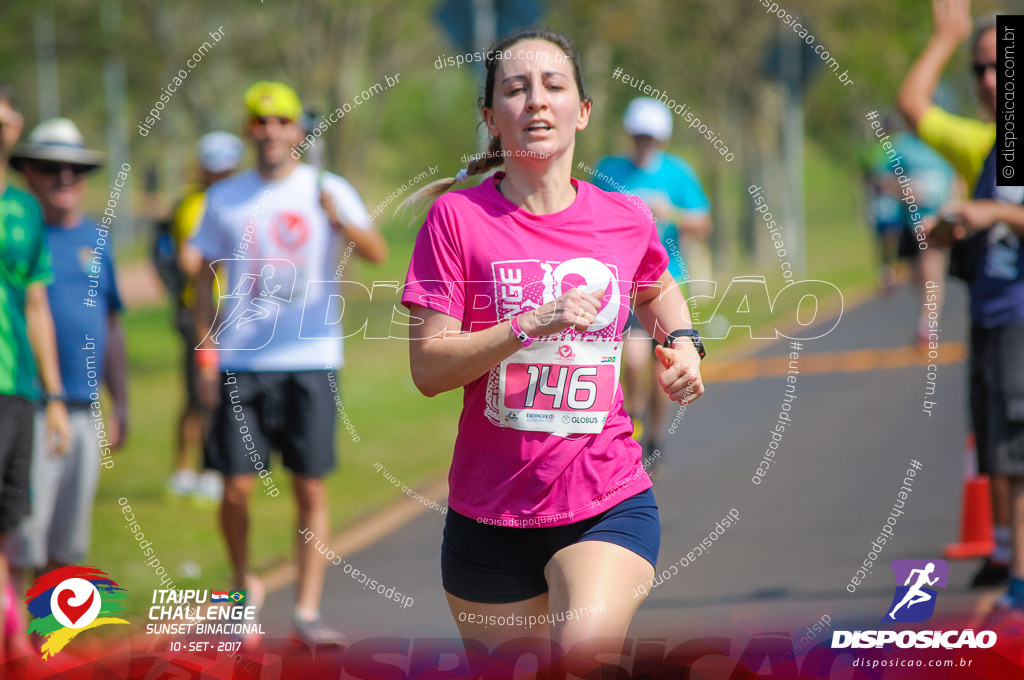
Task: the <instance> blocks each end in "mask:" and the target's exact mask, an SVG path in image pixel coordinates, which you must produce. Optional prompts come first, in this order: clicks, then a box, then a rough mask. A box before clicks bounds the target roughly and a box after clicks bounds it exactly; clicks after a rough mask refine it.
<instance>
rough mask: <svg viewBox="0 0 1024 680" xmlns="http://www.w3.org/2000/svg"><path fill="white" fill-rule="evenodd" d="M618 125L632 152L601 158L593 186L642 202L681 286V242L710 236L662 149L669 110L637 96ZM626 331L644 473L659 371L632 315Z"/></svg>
mask: <svg viewBox="0 0 1024 680" xmlns="http://www.w3.org/2000/svg"><path fill="white" fill-rule="evenodd" d="M622 122H623V127H624V128H625V130H626V132H627V133H629V134H630V135H631V136H632V138H633V151H632V153H631V154H630V155H629V156H609V157H607V158H605V159H603V160H602V161H601V162H600V163H599V164H598V166H597V171H596V172H595V173H594V184H596V185H597V186H599V187H601V188H602V189H605V190H606V191H618V192H621V193H626V194H630V195H633V196H636V197H637V198H639V199H641V200H642V201H644V203H646V204H647V206H648V207H649V208H650V209H651V213H652V215H653V216H654V220H655V222H656V224H657V227H658V235H659V236H660V237H661V243H662V245H663V246H665V250H666V251H668V271H669V273H670V274H672V277H673V278H674V279H675V280H676V282H678V283H682V282H684V281H686V280H688V279H689V278H690V275H689V272H688V271H687V267H686V262H685V261H684V259H683V242H684V241H689V240H691V239H696V240H701V241H703V240H704V239H706V238H707V237H708V235H709V234H710V233H711V214H710V211H711V204H710V203H709V202H708V198H707V196H706V195H705V194H704V189H703V187H701V184H700V180H699V179H697V173H695V172H694V171H693V168H691V167H690V165H689V164H688V163H687V162H686V161H684V160H683V159H682V158H679V157H677V156H673V155H671V154H669V153H665V152H664V151H663V150H662V147H663V146H664V145H665V144H667V143H668V141H669V139H670V138H671V137H672V112H671V111H670V110H669V108H668V107H667V106H665V105H664V104H662V103H661V102H660V101H658V100H657V99H653V98H651V97H637V98H636V99H634V100H632V101H631V102H630V103H629V105H628V106H627V107H626V113H625V116H624V117H623V121H622ZM626 330H627V331H628V333H626V334H624V336H625V337H626V341H625V345H624V347H623V360H624V361H623V366H622V387H623V397H624V399H625V406H626V411H627V412H628V413H635V414H643V415H641V416H640V419H639V420H635V421H634V436H635V437H637V439H640V441H641V442H642V443H643V445H644V457H645V461H644V467H646V468H648V469H649V468H650V467H651V466H653V465H655V464H656V463H657V461H658V457H659V456H660V453H655V449H656V448H658V447H659V442H658V434H659V432H660V426H661V420H662V413H663V410H664V406H663V405H662V402H664V399H663V398H661V396H660V395H661V389H660V387H659V385H658V380H657V377H656V376H657V370H660V368H659V367H657V366H655V363H654V354H653V352H652V351H651V346H650V339H649V338H647V337H646V333H645V332H644V330H643V328H642V327H641V326H640V324H639V322H638V321H637V319H636V316H635V315H633V314H632V312H631V313H630V317H629V322H628V323H627V326H626ZM644 376H650V379H649V380H648V379H646V378H645V377H644ZM645 382H647V383H649V384H648V385H645V384H644V383H645Z"/></svg>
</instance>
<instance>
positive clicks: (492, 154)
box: [398, 28, 590, 211]
mask: <svg viewBox="0 0 1024 680" xmlns="http://www.w3.org/2000/svg"><path fill="white" fill-rule="evenodd" d="M523 40H545V41H547V42H549V43H551V44H553V45H555V46H556V47H558V48H559V49H560V50H562V51H563V52H565V55H566V57H567V59H568V61H569V62H571V63H572V70H573V76H574V77H575V79H576V91H577V92H579V95H580V100H581V101H585V102H586V101H590V97H589V96H588V95H587V90H586V87H584V85H583V77H582V76H581V75H580V55H579V53H578V52H577V51H576V46H575V45H574V44H573V42H572V40H571V39H570V38H569V36H567V35H565V34H564V33H559V32H558V31H556V30H554V29H550V28H541V29H520V30H518V31H515V32H513V33H510V34H508V35H506V36H503V37H501V38H499V39H498V40H497V42H495V43H494V45H492V46H491V48H490V50H488V52H487V60H486V61H485V62H484V66H485V68H486V69H487V78H486V80H485V82H484V93H483V96H481V97H480V98H479V99H478V100H477V106H478V107H479V108H480V109H481V111H482V110H483V109H484V108H490V107H491V106H493V104H494V79H495V77H496V74H497V71H498V62H499V61H500V60H501V56H502V54H503V53H505V52H506V51H507V50H508V48H510V47H512V46H513V45H515V44H516V43H519V42H522V41H523ZM504 158H505V153H504V151H503V149H502V148H501V138H500V137H491V138H490V141H489V142H488V144H487V151H486V152H485V153H483V154H482V155H480V156H478V157H475V158H473V160H471V161H470V162H469V163H467V164H466V175H467V177H472V176H473V175H481V174H483V173H485V172H488V171H489V170H491V169H492V168H496V167H498V166H499V165H502V164H503V163H504V162H505V161H504ZM455 183H456V180H455V177H446V178H444V179H439V180H435V181H434V182H431V183H430V184H428V185H426V186H424V187H423V188H422V189H420V190H419V191H417V192H416V193H414V194H412V195H410V196H409V197H408V198H406V199H405V200H404V201H402V203H401V204H400V205H399V206H398V210H399V211H402V210H405V209H408V208H419V207H421V206H424V205H430V204H431V203H433V202H434V201H435V200H436V199H437V197H438V196H440V195H441V194H443V193H444V192H446V191H448V190H449V189H451V188H452V187H453V186H455Z"/></svg>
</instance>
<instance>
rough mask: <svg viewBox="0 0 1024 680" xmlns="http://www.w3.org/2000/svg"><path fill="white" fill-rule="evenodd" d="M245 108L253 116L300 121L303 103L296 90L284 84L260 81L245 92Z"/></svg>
mask: <svg viewBox="0 0 1024 680" xmlns="http://www.w3.org/2000/svg"><path fill="white" fill-rule="evenodd" d="M245 108H246V109H248V111H249V115H251V116H283V117H285V118H291V119H292V120H298V119H299V118H300V117H301V116H302V102H301V101H299V95H297V94H295V90H293V89H292V88H290V87H288V86H287V85H285V84H284V83H279V82H274V81H270V80H260V81H258V82H255V83H253V84H252V85H251V86H250V87H249V89H248V90H246V91H245Z"/></svg>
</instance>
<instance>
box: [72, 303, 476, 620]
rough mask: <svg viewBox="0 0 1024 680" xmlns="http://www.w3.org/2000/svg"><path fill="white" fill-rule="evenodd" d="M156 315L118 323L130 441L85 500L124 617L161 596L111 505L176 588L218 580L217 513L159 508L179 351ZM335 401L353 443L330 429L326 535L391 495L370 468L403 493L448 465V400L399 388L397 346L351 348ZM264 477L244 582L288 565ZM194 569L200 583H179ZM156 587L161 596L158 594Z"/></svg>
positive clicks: (403, 365)
mask: <svg viewBox="0 0 1024 680" xmlns="http://www.w3.org/2000/svg"><path fill="white" fill-rule="evenodd" d="M169 319H170V312H169V309H168V308H167V307H166V306H164V305H161V306H158V307H149V308H143V309H134V310H129V311H128V312H127V313H126V314H125V317H124V321H125V327H126V334H127V339H128V348H129V365H130V367H131V394H130V399H131V417H132V421H131V432H130V439H129V441H128V443H127V445H126V447H125V448H124V449H123V450H122V451H120V452H118V453H117V454H116V458H115V466H114V468H112V469H110V470H104V471H103V476H102V478H101V482H100V488H99V492H98V494H97V499H96V509H95V515H94V528H93V541H92V553H91V555H90V556H89V558H88V559H89V562H90V563H91V564H95V565H96V566H99V567H100V568H103V569H106V570H108V571H109V573H110V574H111V576H112V577H113V578H114V579H115V580H117V581H118V582H119V583H120V584H121V585H122V586H124V587H126V588H127V589H128V590H129V592H130V593H131V597H130V598H129V600H128V602H127V613H128V615H129V617H132V615H135V617H136V618H135V620H138V615H139V614H141V613H142V612H143V610H144V608H145V607H146V605H147V604H148V601H149V599H150V596H151V591H152V590H153V589H154V588H158V587H160V585H159V578H158V577H157V576H156V575H155V573H154V571H153V567H150V566H146V564H145V563H144V556H143V554H142V551H141V549H140V548H139V547H138V544H137V543H136V541H135V539H134V538H133V536H132V535H131V533H130V532H129V530H128V528H127V526H126V524H125V520H124V518H123V515H122V513H121V505H120V504H119V502H118V499H120V498H125V499H127V502H128V504H129V505H130V506H131V508H132V510H133V511H134V513H135V517H136V521H138V522H139V524H140V526H141V529H142V531H143V532H144V533H145V536H146V540H149V541H152V546H151V547H152V548H153V550H154V551H155V556H156V557H157V558H159V560H160V563H161V564H162V565H164V566H165V567H167V568H168V570H169V572H170V573H171V575H172V578H173V580H174V582H175V585H177V586H179V587H194V588H210V589H214V588H217V589H221V588H227V587H228V586H229V585H230V582H229V578H228V576H229V570H228V563H227V560H226V555H225V551H224V548H223V543H222V540H221V537H220V534H219V531H218V529H217V525H216V511H214V510H205V509H200V508H196V507H192V506H191V505H188V504H185V503H182V502H180V501H172V500H170V499H168V498H166V497H165V494H164V488H165V485H166V482H167V478H168V476H169V473H170V469H171V460H172V448H173V441H174V427H175V422H176V419H177V415H178V411H179V408H180V405H181V403H182V385H181V384H180V380H179V378H178V372H177V367H178V366H179V363H180V352H181V348H180V343H179V341H178V336H177V335H176V333H175V331H174V330H173V328H172V327H171V324H170V321H169ZM346 354H347V361H348V366H347V367H346V369H345V370H344V371H343V372H342V374H341V380H340V384H339V389H340V391H341V394H342V401H343V405H344V407H345V410H346V412H347V415H348V417H349V419H350V421H351V423H352V424H353V426H354V427H355V434H357V435H358V436H359V441H358V442H352V441H351V438H350V436H349V433H348V432H347V431H346V430H345V428H344V427H343V426H341V425H339V428H338V437H337V441H338V450H339V453H340V459H341V464H340V467H339V469H338V471H337V472H336V473H335V474H333V475H331V476H330V477H329V478H328V488H329V497H330V506H331V525H332V527H334V528H335V529H337V528H338V527H341V526H343V525H344V524H346V523H350V522H352V521H353V520H355V519H356V518H357V517H359V516H360V515H364V514H366V513H369V512H372V511H373V510H374V509H377V508H380V507H382V506H384V505H386V504H387V503H389V502H390V501H392V500H394V499H395V498H397V497H398V496H400V495H401V492H400V490H398V489H396V488H395V487H394V486H393V485H392V484H391V483H389V482H388V481H387V480H385V479H384V478H383V477H382V476H381V475H380V474H379V473H378V472H377V471H376V469H375V468H374V467H373V464H374V463H376V462H380V463H382V464H383V465H384V466H385V467H386V468H387V469H388V470H389V471H390V472H392V473H394V474H395V475H396V476H397V477H398V478H399V479H401V480H402V482H403V483H405V484H407V485H409V486H410V487H414V486H418V485H422V484H424V483H425V482H426V481H428V480H431V479H433V478H436V476H437V475H438V474H440V473H441V471H443V470H444V469H445V468H446V467H447V465H448V462H449V458H450V450H451V446H452V442H453V440H454V435H455V428H454V427H453V425H454V414H455V413H457V409H458V405H459V396H458V394H456V393H454V392H453V393H450V394H446V395H442V396H441V397H438V398H435V399H426V398H425V397H422V396H420V395H419V393H418V392H416V390H415V388H414V387H413V385H412V381H411V379H410V378H409V369H408V359H407V347H406V343H405V342H402V341H398V340H392V341H366V340H352V341H348V342H347V343H346ZM278 468H280V466H279V465H278V466H275V467H274V468H273V469H274V470H275V471H274V472H273V473H272V474H273V477H274V482H275V483H276V484H277V486H278V487H279V488H280V489H281V494H280V495H279V496H277V497H274V498H271V497H268V496H266V495H265V494H263V493H256V494H254V497H253V504H252V524H251V533H250V541H249V545H250V551H251V564H252V567H253V569H254V570H255V571H257V572H259V571H262V570H265V569H267V568H269V567H271V566H273V565H275V564H278V563H280V562H281V561H282V560H284V559H285V558H286V557H288V556H289V555H290V554H291V551H292V545H293V544H294V540H295V526H294V522H295V519H294V518H295V511H294V502H293V498H292V493H291V489H290V485H289V484H288V482H287V480H288V476H287V474H286V472H285V471H284V470H278ZM187 561H193V562H196V563H198V564H199V565H201V567H202V574H201V576H200V577H199V578H197V579H195V580H189V579H186V578H184V577H183V576H182V575H181V565H182V564H183V563H185V562H187ZM164 587H166V586H164Z"/></svg>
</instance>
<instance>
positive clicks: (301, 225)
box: [270, 210, 309, 250]
mask: <svg viewBox="0 0 1024 680" xmlns="http://www.w3.org/2000/svg"><path fill="white" fill-rule="evenodd" d="M270 236H271V238H273V239H274V243H276V244H277V245H278V247H280V248H281V249H282V250H298V249H300V248H302V246H304V245H305V244H306V241H307V240H309V223H308V222H307V221H306V216H305V215H303V214H302V213H299V212H289V211H287V210H284V211H281V212H279V213H277V214H276V215H274V216H273V217H272V218H270Z"/></svg>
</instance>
